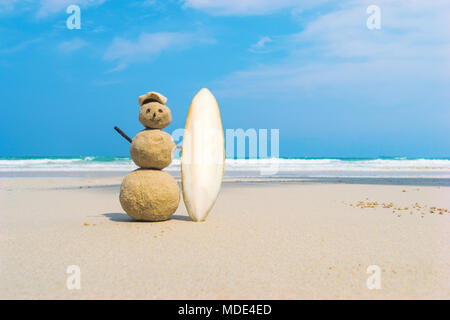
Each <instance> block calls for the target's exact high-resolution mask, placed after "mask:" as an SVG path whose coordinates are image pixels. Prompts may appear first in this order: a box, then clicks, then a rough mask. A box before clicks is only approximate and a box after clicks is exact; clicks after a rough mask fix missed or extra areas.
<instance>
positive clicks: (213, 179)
mask: <svg viewBox="0 0 450 320" xmlns="http://www.w3.org/2000/svg"><path fill="white" fill-rule="evenodd" d="M224 168H225V138H224V135H223V128H222V120H221V119H220V112H219V106H218V104H217V101H216V99H215V98H214V96H213V95H212V93H211V92H210V91H209V90H208V89H205V88H203V89H201V90H200V91H199V92H198V93H197V94H196V95H195V97H194V99H193V100H192V103H191V106H190V108H189V113H188V117H187V120H186V127H185V130H184V137H183V146H182V150H181V184H182V188H183V200H184V204H185V205H186V209H187V211H188V213H189V216H190V217H191V218H192V220H194V221H204V220H205V219H206V217H207V216H208V213H209V212H210V211H211V209H212V207H213V205H214V203H215V202H216V199H217V196H218V195H219V191H220V186H221V184H222V178H223V173H224Z"/></svg>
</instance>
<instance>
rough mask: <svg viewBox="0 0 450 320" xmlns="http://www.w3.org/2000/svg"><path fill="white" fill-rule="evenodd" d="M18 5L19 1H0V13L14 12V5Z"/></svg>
mask: <svg viewBox="0 0 450 320" xmlns="http://www.w3.org/2000/svg"><path fill="white" fill-rule="evenodd" d="M16 3H17V0H2V1H0V13H2V12H6V11H11V10H13V9H14V5H15V4H16Z"/></svg>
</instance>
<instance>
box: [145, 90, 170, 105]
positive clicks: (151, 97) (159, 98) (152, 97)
mask: <svg viewBox="0 0 450 320" xmlns="http://www.w3.org/2000/svg"><path fill="white" fill-rule="evenodd" d="M154 101H156V102H159V103H161V104H166V102H167V98H166V97H164V96H163V95H162V94H160V93H158V92H154V91H151V92H147V93H146V94H143V95H142V96H140V97H139V105H140V106H141V107H142V105H143V104H144V102H146V103H147V102H154Z"/></svg>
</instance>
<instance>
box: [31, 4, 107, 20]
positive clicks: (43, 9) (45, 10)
mask: <svg viewBox="0 0 450 320" xmlns="http://www.w3.org/2000/svg"><path fill="white" fill-rule="evenodd" d="M105 1H106V0H77V1H74V0H40V8H39V10H38V12H37V17H39V18H42V17H46V16H48V15H50V14H54V13H58V12H61V11H64V10H66V8H67V7H68V6H69V5H71V4H76V5H79V6H80V7H89V6H97V5H101V4H103V3H104V2H105Z"/></svg>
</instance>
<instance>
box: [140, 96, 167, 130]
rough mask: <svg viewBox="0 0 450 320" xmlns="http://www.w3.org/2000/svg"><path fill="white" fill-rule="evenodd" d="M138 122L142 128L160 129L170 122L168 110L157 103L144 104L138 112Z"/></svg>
mask: <svg viewBox="0 0 450 320" xmlns="http://www.w3.org/2000/svg"><path fill="white" fill-rule="evenodd" d="M139 121H140V122H141V123H142V125H143V126H144V127H147V128H151V129H162V128H165V127H167V126H168V125H169V124H170V122H171V121H172V115H171V114H170V109H169V108H168V107H167V106H166V105H164V104H161V103H159V102H155V101H152V102H148V103H144V104H143V105H142V107H141V110H140V111H139Z"/></svg>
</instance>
